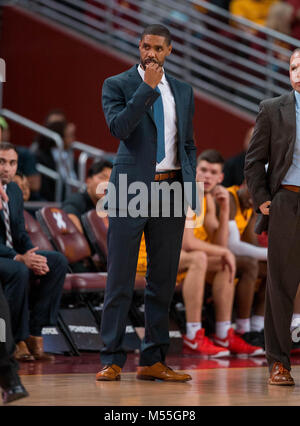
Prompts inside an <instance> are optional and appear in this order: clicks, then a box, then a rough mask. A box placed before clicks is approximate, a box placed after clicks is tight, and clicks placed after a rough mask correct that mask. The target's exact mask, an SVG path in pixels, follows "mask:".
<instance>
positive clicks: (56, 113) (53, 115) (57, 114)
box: [44, 108, 67, 126]
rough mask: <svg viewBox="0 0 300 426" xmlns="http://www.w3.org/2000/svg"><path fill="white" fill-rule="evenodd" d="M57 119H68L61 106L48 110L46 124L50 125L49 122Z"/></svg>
mask: <svg viewBox="0 0 300 426" xmlns="http://www.w3.org/2000/svg"><path fill="white" fill-rule="evenodd" d="M55 121H67V117H66V114H65V113H64V111H63V110H62V109H60V108H54V109H52V110H50V111H49V112H48V114H47V115H46V118H45V122H44V125H45V126H49V124H51V123H54V122H55Z"/></svg>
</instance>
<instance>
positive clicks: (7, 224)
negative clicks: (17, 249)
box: [2, 200, 13, 248]
mask: <svg viewBox="0 0 300 426" xmlns="http://www.w3.org/2000/svg"><path fill="white" fill-rule="evenodd" d="M2 207H3V214H4V223H5V232H6V245H7V246H8V247H10V248H13V240H12V236H11V230H10V221H9V208H8V203H6V202H5V201H3V200H2Z"/></svg>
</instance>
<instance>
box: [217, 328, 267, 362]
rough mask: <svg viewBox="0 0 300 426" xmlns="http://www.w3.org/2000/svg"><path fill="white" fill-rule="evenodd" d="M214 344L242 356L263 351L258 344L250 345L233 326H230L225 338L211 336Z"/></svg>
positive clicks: (260, 353) (253, 354)
mask: <svg viewBox="0 0 300 426" xmlns="http://www.w3.org/2000/svg"><path fill="white" fill-rule="evenodd" d="M213 339H214V342H215V344H217V345H219V346H222V347H223V348H226V349H228V350H229V351H230V352H231V353H232V354H234V355H242V356H259V355H264V353H265V351H264V350H263V348H260V347H259V346H252V345H250V344H249V343H247V342H245V340H244V339H242V338H241V337H240V336H239V335H238V334H237V333H235V331H234V329H233V328H230V329H229V330H228V333H227V337H226V338H225V339H220V338H219V337H217V336H216V335H214V336H213Z"/></svg>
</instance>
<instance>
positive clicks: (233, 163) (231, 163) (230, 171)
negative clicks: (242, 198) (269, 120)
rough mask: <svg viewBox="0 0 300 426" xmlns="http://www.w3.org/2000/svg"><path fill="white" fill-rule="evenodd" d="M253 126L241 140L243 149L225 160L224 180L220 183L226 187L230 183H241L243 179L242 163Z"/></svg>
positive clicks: (230, 184) (243, 163)
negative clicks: (242, 140)
mask: <svg viewBox="0 0 300 426" xmlns="http://www.w3.org/2000/svg"><path fill="white" fill-rule="evenodd" d="M253 130H254V128H253V127H250V129H249V130H248V131H247V133H246V135H245V139H244V142H243V151H242V152H240V153H239V154H238V155H235V156H234V157H231V158H229V159H228V160H227V161H226V162H225V166H224V180H223V183H222V185H224V186H226V187H228V186H232V185H241V184H242V183H243V181H244V165H245V156H246V151H247V149H248V146H249V143H250V140H251V137H252V134H253Z"/></svg>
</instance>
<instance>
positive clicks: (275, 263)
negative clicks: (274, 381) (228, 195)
mask: <svg viewBox="0 0 300 426" xmlns="http://www.w3.org/2000/svg"><path fill="white" fill-rule="evenodd" d="M299 241H300V193H295V192H292V191H289V190H287V189H283V188H281V189H280V190H279V191H278V192H277V193H276V194H275V196H274V198H273V200H272V204H271V207H270V217H269V228H268V274H267V288H266V302H265V343H266V357H267V360H268V364H269V368H270V370H271V369H272V366H273V364H274V363H275V362H281V363H282V364H283V365H284V367H285V368H286V369H288V370H290V368H291V365H290V351H291V347H292V339H291V332H290V325H291V319H292V315H293V307H294V299H295V296H296V293H297V289H298V285H299V282H300V243H299Z"/></svg>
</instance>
